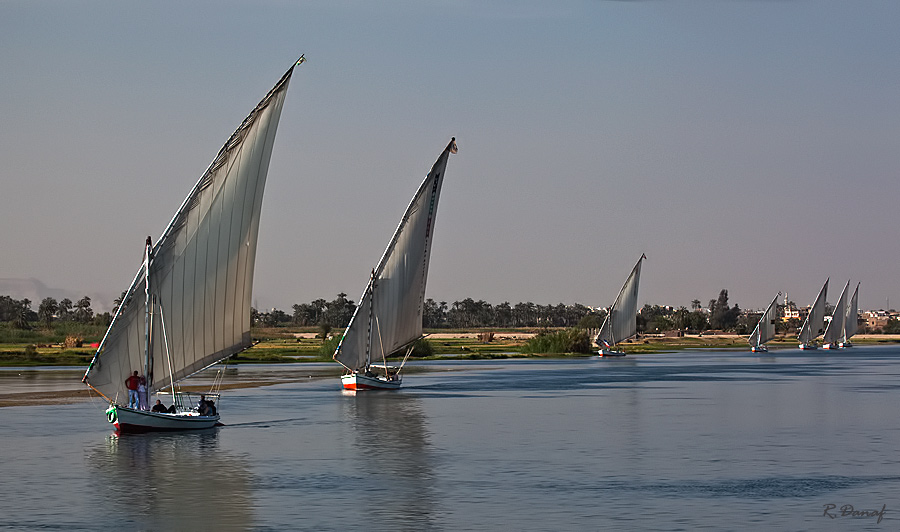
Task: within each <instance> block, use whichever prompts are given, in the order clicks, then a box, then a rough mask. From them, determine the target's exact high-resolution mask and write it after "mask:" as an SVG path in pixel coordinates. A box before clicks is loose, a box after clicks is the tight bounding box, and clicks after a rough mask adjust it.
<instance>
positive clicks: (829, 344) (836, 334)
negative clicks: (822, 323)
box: [822, 279, 850, 349]
mask: <svg viewBox="0 0 900 532" xmlns="http://www.w3.org/2000/svg"><path fill="white" fill-rule="evenodd" d="M849 287H850V280H849V279H848V280H847V284H845V285H844V289H843V290H841V296H840V297H839V298H838V302H837V304H836V305H835V306H834V312H832V313H831V321H830V322H828V325H827V326H826V327H825V336H823V337H822V343H823V345H822V348H823V349H838V348H840V342H839V340H840V339H841V337H842V336H843V334H844V320H845V319H846V317H847V288H849Z"/></svg>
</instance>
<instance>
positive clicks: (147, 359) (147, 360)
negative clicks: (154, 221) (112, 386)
mask: <svg viewBox="0 0 900 532" xmlns="http://www.w3.org/2000/svg"><path fill="white" fill-rule="evenodd" d="M151 253H153V247H152V245H151V243H150V237H149V236H148V237H147V243H146V244H145V246H144V309H145V312H144V376H145V378H146V379H147V388H148V389H149V388H150V383H151V379H150V367H151V366H150V364H151V354H152V353H153V350H152V348H151V345H152V337H153V334H152V332H153V300H152V296H151V295H150V255H151Z"/></svg>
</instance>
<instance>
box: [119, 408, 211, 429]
mask: <svg viewBox="0 0 900 532" xmlns="http://www.w3.org/2000/svg"><path fill="white" fill-rule="evenodd" d="M106 417H107V420H109V422H110V423H112V424H113V425H114V426H115V427H116V430H117V431H119V432H151V431H176V430H199V429H208V428H212V427H215V426H216V425H217V424H218V423H219V415H218V414H216V415H214V416H201V415H199V414H197V413H195V412H182V413H178V414H163V413H159V412H149V411H145V410H135V409H133V408H127V407H124V406H119V405H111V406H110V407H109V408H108V409H107V410H106Z"/></svg>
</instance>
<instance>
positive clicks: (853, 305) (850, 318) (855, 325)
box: [841, 283, 859, 343]
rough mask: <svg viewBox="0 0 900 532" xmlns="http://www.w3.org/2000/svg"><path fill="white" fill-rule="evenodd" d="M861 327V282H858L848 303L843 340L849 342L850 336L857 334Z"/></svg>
mask: <svg viewBox="0 0 900 532" xmlns="http://www.w3.org/2000/svg"><path fill="white" fill-rule="evenodd" d="M858 329H859V283H856V290H854V291H853V296H851V297H850V303H848V304H847V315H846V317H845V318H844V334H843V338H841V341H842V342H844V343H847V342H848V341H849V340H850V337H851V336H853V335H854V334H856V331H857V330H858Z"/></svg>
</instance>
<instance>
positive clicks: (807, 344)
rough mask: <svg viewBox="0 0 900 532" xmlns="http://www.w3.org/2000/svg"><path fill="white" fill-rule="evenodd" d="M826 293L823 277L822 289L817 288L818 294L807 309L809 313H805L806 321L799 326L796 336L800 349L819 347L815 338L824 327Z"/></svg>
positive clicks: (826, 286)
mask: <svg viewBox="0 0 900 532" xmlns="http://www.w3.org/2000/svg"><path fill="white" fill-rule="evenodd" d="M827 294H828V279H825V284H824V285H822V289H821V290H819V295H818V296H816V300H815V302H814V303H813V305H812V308H810V309H809V314H807V315H806V321H804V322H803V326H802V327H800V334H799V335H798V338H799V339H800V349H818V348H819V346H818V345H817V344H816V338H818V336H819V335H820V334H822V333H823V332H824V329H825V297H826V296H827Z"/></svg>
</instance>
